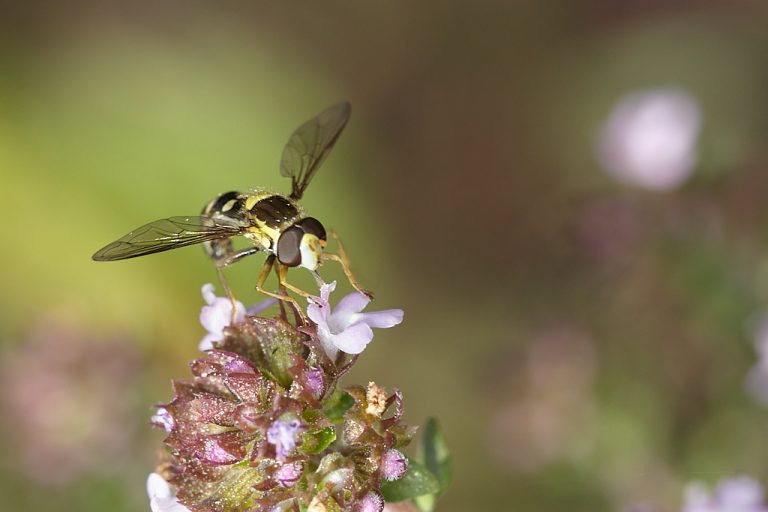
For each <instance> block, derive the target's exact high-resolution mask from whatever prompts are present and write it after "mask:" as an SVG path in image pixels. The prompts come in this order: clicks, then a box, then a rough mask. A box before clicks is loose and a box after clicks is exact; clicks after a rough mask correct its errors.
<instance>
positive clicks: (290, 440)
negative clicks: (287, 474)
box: [267, 419, 304, 462]
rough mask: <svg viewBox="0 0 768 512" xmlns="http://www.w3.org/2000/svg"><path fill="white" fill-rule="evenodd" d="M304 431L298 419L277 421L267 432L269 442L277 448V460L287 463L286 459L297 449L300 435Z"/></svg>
mask: <svg viewBox="0 0 768 512" xmlns="http://www.w3.org/2000/svg"><path fill="white" fill-rule="evenodd" d="M303 429H304V425H302V423H301V421H299V420H298V419H294V420H290V421H285V420H275V421H274V422H272V425H270V427H269V430H267V442H268V443H270V444H272V445H274V446H275V453H276V455H277V460H279V461H280V462H285V459H286V458H287V457H288V455H290V453H291V452H292V451H293V450H294V449H295V448H296V443H297V442H298V438H299V434H300V433H301V431H302V430H303Z"/></svg>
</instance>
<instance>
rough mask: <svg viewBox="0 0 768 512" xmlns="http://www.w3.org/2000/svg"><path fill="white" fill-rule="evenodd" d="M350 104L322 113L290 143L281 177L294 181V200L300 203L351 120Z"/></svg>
mask: <svg viewBox="0 0 768 512" xmlns="http://www.w3.org/2000/svg"><path fill="white" fill-rule="evenodd" d="M350 112H351V107H350V105H349V103H347V102H346V101H344V102H341V103H337V104H336V105H333V106H332V107H329V108H327V109H326V110H324V111H322V112H320V113H319V114H318V115H317V116H315V117H313V118H312V119H310V120H309V121H307V122H306V123H304V124H303V125H301V126H299V127H298V128H297V129H296V131H295V132H293V134H292V135H291V138H290V139H288V143H287V144H286V145H285V148H284V149H283V156H282V159H281V160H280V174H282V175H283V176H285V177H287V178H291V184H292V187H291V198H292V199H300V198H301V196H302V195H304V191H305V190H306V189H307V186H308V185H309V182H310V181H311V180H312V178H313V177H314V175H315V173H316V172H317V170H318V169H319V168H320V164H322V163H323V160H325V157H326V156H328V153H329V152H330V151H331V148H333V145H334V144H335V143H336V139H338V138H339V135H340V134H341V131H342V130H343V129H344V126H346V124H347V121H348V120H349V114H350Z"/></svg>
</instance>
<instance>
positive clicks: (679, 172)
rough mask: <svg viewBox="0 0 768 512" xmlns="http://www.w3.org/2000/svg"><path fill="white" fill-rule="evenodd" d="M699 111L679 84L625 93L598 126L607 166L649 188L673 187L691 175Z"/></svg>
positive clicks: (601, 155) (617, 175)
mask: <svg viewBox="0 0 768 512" xmlns="http://www.w3.org/2000/svg"><path fill="white" fill-rule="evenodd" d="M700 129H701V110H700V108H699V105H698V103H697V101H696V99H695V98H694V97H693V96H692V95H690V94H689V93H687V92H686V91H683V90H679V89H652V90H648V91H642V92H636V93H633V94H628V95H626V96H625V97H624V98H622V99H621V101H620V102H619V103H618V104H617V105H616V107H615V108H614V110H613V112H612V113H611V115H610V117H609V118H608V120H607V121H606V122H605V125H604V126H603V128H602V131H601V134H600V138H599V143H598V147H597V153H598V159H599V160H600V163H601V164H602V166H603V167H604V168H605V170H606V171H607V172H608V173H609V174H611V175H613V176H614V177H615V178H617V179H618V180H620V181H622V182H625V183H628V184H630V185H635V186H638V187H642V188H646V189H650V190H671V189H674V188H676V187H678V186H679V185H681V184H682V183H683V182H685V180H686V179H688V177H689V176H690V175H691V173H692V172H693V169H694V166H695V165H696V160H697V154H696V143H697V141H698V137H699V132H700Z"/></svg>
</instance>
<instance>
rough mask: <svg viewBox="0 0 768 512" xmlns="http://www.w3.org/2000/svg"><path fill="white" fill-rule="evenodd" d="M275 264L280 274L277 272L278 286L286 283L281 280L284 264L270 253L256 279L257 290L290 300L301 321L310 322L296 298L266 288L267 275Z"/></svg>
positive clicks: (282, 299) (278, 298) (279, 298)
mask: <svg viewBox="0 0 768 512" xmlns="http://www.w3.org/2000/svg"><path fill="white" fill-rule="evenodd" d="M275 264H277V265H278V269H277V270H278V274H277V278H278V286H282V285H283V284H285V283H283V282H281V281H280V267H282V265H280V264H279V263H275V255H274V254H270V255H269V256H268V257H267V259H266V260H265V261H264V266H262V267H261V273H260V274H259V278H258V280H257V281H256V290H257V291H259V292H261V293H263V294H264V295H268V296H270V297H274V298H276V299H277V300H281V301H286V302H290V303H291V305H292V306H293V308H294V310H295V311H296V312H297V313H298V315H299V316H300V317H301V321H302V322H303V323H304V324H307V323H309V322H308V321H307V317H306V316H305V315H304V311H302V309H301V307H300V306H299V303H298V302H296V299H294V298H293V297H291V296H290V295H288V294H285V293H282V294H281V293H274V292H270V291H267V290H265V289H264V283H265V282H266V281H267V277H269V273H270V272H271V271H272V267H273V265H275Z"/></svg>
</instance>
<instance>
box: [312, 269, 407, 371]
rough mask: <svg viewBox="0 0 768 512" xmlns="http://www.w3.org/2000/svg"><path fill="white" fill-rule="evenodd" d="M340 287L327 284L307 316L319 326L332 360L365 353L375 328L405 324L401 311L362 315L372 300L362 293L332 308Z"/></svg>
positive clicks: (342, 300) (320, 334)
mask: <svg viewBox="0 0 768 512" xmlns="http://www.w3.org/2000/svg"><path fill="white" fill-rule="evenodd" d="M335 288H336V282H335V281H334V282H332V283H330V284H324V285H323V286H321V288H320V297H314V298H313V299H311V300H310V303H309V306H307V316H308V317H309V319H310V320H312V321H313V322H314V323H315V324H317V336H318V338H319V339H320V342H321V343H322V345H323V348H324V350H325V352H326V354H327V355H328V357H330V358H331V359H335V358H336V355H337V354H338V351H339V350H341V351H342V352H345V353H347V354H359V353H361V352H362V351H363V350H364V349H365V347H366V346H367V345H368V343H370V342H371V340H372V339H373V331H372V330H371V329H372V328H374V327H376V328H388V327H394V326H395V325H397V324H399V323H400V322H402V321H403V311H402V310H401V309H389V310H385V311H374V312H371V313H362V312H361V311H362V310H363V308H365V306H367V305H368V303H369V302H370V299H369V298H368V297H366V296H365V295H364V294H362V293H360V292H354V293H351V294H349V295H347V296H346V297H344V298H343V299H341V301H339V304H338V305H337V306H336V307H335V308H333V309H332V308H331V305H330V302H329V298H330V294H331V292H332V291H333V290H334V289H335Z"/></svg>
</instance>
